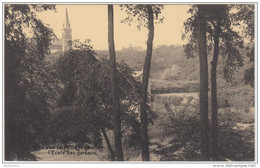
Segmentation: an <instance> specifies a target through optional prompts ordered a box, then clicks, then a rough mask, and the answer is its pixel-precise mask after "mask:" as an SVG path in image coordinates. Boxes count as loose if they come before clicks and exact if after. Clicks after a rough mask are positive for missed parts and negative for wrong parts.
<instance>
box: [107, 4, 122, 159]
mask: <svg viewBox="0 0 260 168" xmlns="http://www.w3.org/2000/svg"><path fill="white" fill-rule="evenodd" d="M113 15H114V12H113V5H108V47H109V57H110V63H111V70H110V73H111V88H112V98H113V110H114V136H115V156H116V160H118V161H123V160H124V154H123V148H122V140H121V138H122V133H121V112H120V104H119V94H118V86H117V84H116V83H117V82H118V80H117V70H116V53H115V46H114V18H113V17H114V16H113Z"/></svg>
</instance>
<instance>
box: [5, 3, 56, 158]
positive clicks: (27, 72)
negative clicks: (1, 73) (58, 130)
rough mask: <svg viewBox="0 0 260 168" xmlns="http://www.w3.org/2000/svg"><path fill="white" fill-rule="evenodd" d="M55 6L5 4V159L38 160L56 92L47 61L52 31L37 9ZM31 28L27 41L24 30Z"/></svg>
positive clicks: (41, 9)
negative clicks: (33, 152)
mask: <svg viewBox="0 0 260 168" xmlns="http://www.w3.org/2000/svg"><path fill="white" fill-rule="evenodd" d="M53 9H55V5H18V4H5V7H4V10H5V15H4V17H5V20H4V23H5V93H6V94H5V159H6V160H14V159H18V160H35V159H36V158H34V157H33V155H31V154H30V151H32V150H37V149H39V147H40V144H41V136H42V133H43V130H44V128H45V126H46V118H47V117H48V115H49V114H48V113H49V109H50V102H52V100H53V99H52V98H55V95H56V91H55V90H56V86H55V80H54V74H53V71H51V70H50V68H49V67H48V66H47V65H46V64H45V62H44V58H45V55H46V54H47V53H48V51H49V48H48V47H49V45H50V42H51V39H52V38H53V36H54V34H53V32H52V31H51V30H50V29H49V28H47V27H46V26H45V25H44V24H43V23H42V21H41V20H40V19H38V18H37V16H36V13H37V12H43V11H46V10H53ZM24 29H30V30H31V32H32V35H33V37H32V39H31V40H28V38H27V36H26V33H25V30H24Z"/></svg>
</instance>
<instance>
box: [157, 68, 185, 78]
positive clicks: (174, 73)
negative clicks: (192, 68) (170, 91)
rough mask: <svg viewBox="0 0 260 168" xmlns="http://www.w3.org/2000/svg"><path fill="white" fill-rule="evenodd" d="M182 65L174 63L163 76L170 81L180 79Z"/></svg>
mask: <svg viewBox="0 0 260 168" xmlns="http://www.w3.org/2000/svg"><path fill="white" fill-rule="evenodd" d="M180 76H181V67H180V66H178V65H172V67H171V68H167V69H165V70H164V72H163V73H162V75H161V78H162V79H164V80H168V81H175V80H178V79H180Z"/></svg>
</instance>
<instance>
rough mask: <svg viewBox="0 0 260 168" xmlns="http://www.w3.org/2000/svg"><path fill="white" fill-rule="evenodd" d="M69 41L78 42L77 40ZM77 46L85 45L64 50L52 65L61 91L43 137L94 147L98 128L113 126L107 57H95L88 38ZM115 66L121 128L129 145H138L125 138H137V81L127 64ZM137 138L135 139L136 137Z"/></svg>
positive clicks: (97, 136)
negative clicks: (56, 106) (87, 144)
mask: <svg viewBox="0 0 260 168" xmlns="http://www.w3.org/2000/svg"><path fill="white" fill-rule="evenodd" d="M72 43H73V44H75V43H77V45H78V44H79V41H74V42H72ZM78 46H85V47H83V48H82V47H80V48H75V49H73V50H72V49H71V50H69V51H67V52H66V53H64V55H62V56H61V57H60V58H59V59H58V60H57V62H56V63H55V64H54V66H55V70H56V72H57V74H58V79H59V80H60V86H61V92H60V98H59V102H58V108H57V109H56V110H55V111H54V112H53V113H52V117H51V118H50V120H49V126H48V128H47V129H46V130H47V131H48V132H47V134H46V137H50V143H56V142H62V143H64V144H68V143H69V142H70V141H73V142H75V143H84V142H85V143H97V145H96V146H97V147H101V145H102V144H101V141H100V137H101V129H104V130H111V129H112V118H113V117H112V116H113V115H112V95H111V83H110V68H109V60H108V59H106V58H103V57H97V56H96V54H95V52H94V51H93V50H92V47H91V46H89V42H88V41H87V42H86V43H83V44H79V45H78ZM117 67H118V68H117V71H118V84H119V98H120V107H121V109H122V125H123V126H124V129H125V130H123V131H124V132H125V131H126V130H127V131H128V134H126V136H127V137H126V138H125V139H126V142H127V143H128V145H129V146H130V147H131V146H138V145H139V144H138V143H134V142H133V141H127V139H128V138H130V139H131V137H140V135H139V129H140V128H139V127H138V125H139V124H140V123H139V120H138V119H139V114H138V113H139V99H140V83H139V82H137V81H136V80H135V79H134V78H133V76H132V74H133V72H132V70H131V69H130V68H129V67H128V66H127V65H126V64H124V63H120V64H118V65H117ZM60 118H63V120H61V119H60ZM93 133H95V134H94V135H93ZM79 137H80V138H79ZM93 138H94V139H93ZM95 139H96V140H95ZM136 140H137V141H136V142H138V138H136ZM94 146H95V145H94Z"/></svg>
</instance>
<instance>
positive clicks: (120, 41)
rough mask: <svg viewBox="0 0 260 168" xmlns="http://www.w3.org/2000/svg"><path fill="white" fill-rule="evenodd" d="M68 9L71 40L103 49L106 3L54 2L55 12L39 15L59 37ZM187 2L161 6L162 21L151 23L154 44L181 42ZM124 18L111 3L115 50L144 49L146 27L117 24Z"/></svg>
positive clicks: (104, 47)
mask: <svg viewBox="0 0 260 168" xmlns="http://www.w3.org/2000/svg"><path fill="white" fill-rule="evenodd" d="M66 8H67V10H68V14H69V21H70V25H71V29H72V39H80V40H81V41H84V40H85V39H91V40H92V45H93V46H94V49H102V50H106V49H107V48H108V44H107V27H108V25H107V5H78V4H77V5H57V6H56V9H57V11H56V12H53V11H48V12H44V13H40V14H39V17H40V18H41V19H42V20H43V21H44V22H45V23H46V24H49V25H50V27H51V28H52V29H53V30H54V33H55V34H56V35H57V37H58V38H61V35H62V27H63V23H64V22H65V10H66ZM188 9H189V6H188V5H172V4H171V5H165V8H164V9H163V11H162V14H161V16H163V17H164V21H163V23H161V24H156V25H155V37H154V46H155V47H156V46H158V45H182V44H184V41H182V39H181V34H182V31H183V22H184V21H185V20H186V19H187V18H188V17H189V16H190V15H189V14H188V13H187V11H188ZM125 17H126V14H125V13H124V11H121V10H120V7H119V6H118V5H114V29H115V30H114V33H115V47H116V50H121V49H122V47H128V46H129V45H132V46H134V47H135V46H137V47H142V48H144V49H145V48H146V40H147V33H148V31H147V29H146V28H143V29H141V30H140V31H139V30H138V29H137V27H136V25H135V24H133V25H131V26H129V25H128V24H123V23H121V20H123V19H124V18H125Z"/></svg>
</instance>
